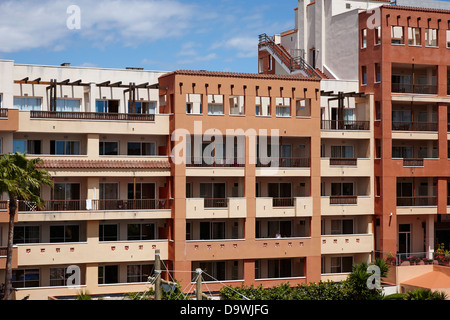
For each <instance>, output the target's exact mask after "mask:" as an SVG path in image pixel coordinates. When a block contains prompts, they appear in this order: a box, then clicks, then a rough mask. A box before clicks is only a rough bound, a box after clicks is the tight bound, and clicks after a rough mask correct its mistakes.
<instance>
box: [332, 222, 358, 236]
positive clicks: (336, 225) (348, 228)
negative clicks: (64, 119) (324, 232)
mask: <svg viewBox="0 0 450 320" xmlns="http://www.w3.org/2000/svg"><path fill="white" fill-rule="evenodd" d="M331 234H333V235H335V234H336V235H337V234H353V220H351V219H343V220H331Z"/></svg>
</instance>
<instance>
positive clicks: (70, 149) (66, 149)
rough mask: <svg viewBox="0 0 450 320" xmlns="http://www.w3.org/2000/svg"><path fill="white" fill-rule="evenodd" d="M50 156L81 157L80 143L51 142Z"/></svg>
mask: <svg viewBox="0 0 450 320" xmlns="http://www.w3.org/2000/svg"><path fill="white" fill-rule="evenodd" d="M50 154H51V155H65V156H68V155H71V156H79V155H80V154H81V150H80V141H65V140H51V141H50Z"/></svg>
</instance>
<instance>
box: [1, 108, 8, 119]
mask: <svg viewBox="0 0 450 320" xmlns="http://www.w3.org/2000/svg"><path fill="white" fill-rule="evenodd" d="M0 118H8V109H0Z"/></svg>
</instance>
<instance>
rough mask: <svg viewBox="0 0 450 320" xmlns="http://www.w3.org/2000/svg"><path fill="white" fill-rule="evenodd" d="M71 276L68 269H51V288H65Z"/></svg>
mask: <svg viewBox="0 0 450 320" xmlns="http://www.w3.org/2000/svg"><path fill="white" fill-rule="evenodd" d="M69 276H70V275H69V274H67V268H50V287H65V286H66V285H67V278H68V277H69Z"/></svg>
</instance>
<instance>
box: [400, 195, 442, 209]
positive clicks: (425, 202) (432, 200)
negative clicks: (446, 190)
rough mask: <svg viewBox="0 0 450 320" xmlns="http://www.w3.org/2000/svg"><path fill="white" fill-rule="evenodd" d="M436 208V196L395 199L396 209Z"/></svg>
mask: <svg viewBox="0 0 450 320" xmlns="http://www.w3.org/2000/svg"><path fill="white" fill-rule="evenodd" d="M432 206H437V197H436V196H430V197H428V196H426V197H422V196H418V197H417V196H416V197H397V207H432Z"/></svg>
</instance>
